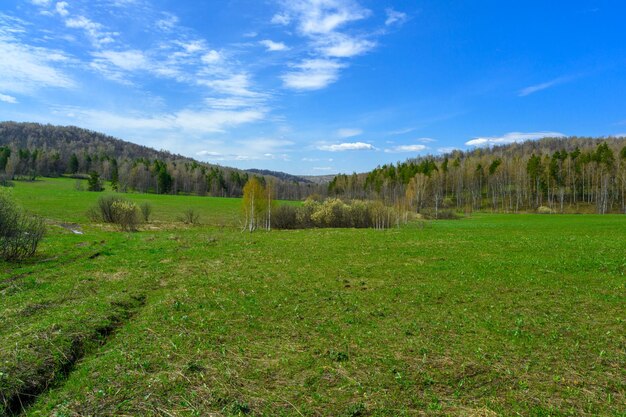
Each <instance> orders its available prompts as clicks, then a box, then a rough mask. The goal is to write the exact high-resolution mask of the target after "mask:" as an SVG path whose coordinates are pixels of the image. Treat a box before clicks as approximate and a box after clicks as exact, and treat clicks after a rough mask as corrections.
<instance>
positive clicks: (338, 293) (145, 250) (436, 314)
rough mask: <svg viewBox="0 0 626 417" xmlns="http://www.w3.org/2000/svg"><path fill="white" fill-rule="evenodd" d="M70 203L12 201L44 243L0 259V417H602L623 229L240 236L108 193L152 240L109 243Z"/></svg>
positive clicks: (434, 225)
mask: <svg viewBox="0 0 626 417" xmlns="http://www.w3.org/2000/svg"><path fill="white" fill-rule="evenodd" d="M73 186H74V180H72V179H67V180H63V179H46V180H45V181H36V182H28V183H25V182H20V181H18V182H16V186H15V189H14V190H13V192H12V194H14V196H15V198H16V199H17V201H18V202H19V203H20V204H22V205H24V206H25V207H26V208H27V209H30V210H32V211H34V212H38V213H42V214H46V216H47V218H48V219H49V226H48V234H47V236H46V238H45V239H44V240H43V241H42V243H41V245H40V247H39V249H38V252H39V254H40V255H39V257H40V258H41V259H42V261H37V262H23V263H20V264H12V263H3V262H0V297H1V299H2V303H0V410H1V411H0V415H2V414H3V413H4V414H9V415H12V414H13V415H15V414H20V415H23V416H48V415H50V416H73V415H145V416H177V417H178V416H204V415H215V416H228V417H230V416H241V415H248V416H307V417H308V416H311V417H313V416H320V415H333V416H414V415H427V416H440V415H467V416H495V415H503V416H509V415H523V416H622V415H623V410H624V408H623V404H624V403H625V402H626V383H625V381H626V371H625V369H626V357H625V356H624V346H625V345H626V336H625V335H624V332H623V329H624V325H625V320H626V319H625V317H624V314H623V306H624V302H625V301H626V300H625V298H624V294H625V291H626V288H625V287H624V274H626V257H625V255H624V247H625V246H626V226H625V224H624V221H623V217H622V216H619V215H605V216H600V215H587V216H575V215H558V216H557V215H554V216H539V215H535V214H526V215H516V216H511V215H493V214H484V213H474V214H473V215H472V216H471V217H465V218H463V219H461V220H454V221H452V220H439V221H433V222H426V223H425V224H424V223H420V224H422V225H424V227H417V225H415V224H414V223H409V224H408V225H407V226H405V227H401V228H392V229H388V230H385V231H376V230H371V229H353V228H351V229H336V228H316V229H308V230H280V231H274V232H272V233H254V234H250V233H240V228H239V227H237V226H239V223H238V219H239V218H240V210H239V209H240V206H241V200H239V199H218V198H200V197H192V196H177V197H173V196H157V195H149V196H146V195H138V194H127V195H125V197H126V198H127V199H128V201H132V202H134V203H136V204H138V205H139V204H141V203H143V202H149V203H150V204H152V205H153V207H154V211H153V214H152V221H151V227H150V228H146V230H145V231H143V232H142V233H116V232H113V231H110V230H109V228H107V227H102V226H101V225H99V224H93V223H90V222H88V221H87V218H86V215H85V212H86V211H87V209H88V208H89V207H92V206H93V205H94V204H95V203H96V202H97V200H98V198H99V197H100V196H101V195H99V194H94V193H86V192H80V191H76V190H74V187H73ZM108 188H109V187H107V189H108ZM109 193H110V191H105V192H104V197H106V196H108V195H113V196H115V195H114V194H109ZM318 204H323V203H318ZM335 204H336V203H335ZM296 206H297V205H296ZM185 208H193V209H195V210H197V212H198V213H200V214H201V216H202V219H203V224H202V225H199V226H198V227H181V225H180V223H179V222H177V221H176V219H177V217H178V216H179V215H180V212H181V211H182V210H183V209H185ZM277 209H278V208H277ZM64 222H72V223H71V224H72V225H73V226H72V227H73V228H78V227H80V228H81V230H82V232H83V234H76V233H72V231H71V230H69V229H68V228H67V227H63V225H65V223H64ZM59 225H61V226H59ZM222 225H224V227H219V226H222ZM216 226H218V227H216ZM555 254H558V256H555ZM44 259H45V261H43V260H44Z"/></svg>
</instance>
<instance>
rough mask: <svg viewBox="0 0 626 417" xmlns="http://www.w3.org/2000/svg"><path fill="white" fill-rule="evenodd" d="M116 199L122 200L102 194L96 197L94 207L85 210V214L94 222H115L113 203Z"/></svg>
mask: <svg viewBox="0 0 626 417" xmlns="http://www.w3.org/2000/svg"><path fill="white" fill-rule="evenodd" d="M117 201H124V200H123V199H122V198H119V197H115V196H102V197H100V198H99V199H98V203H97V205H96V207H94V208H91V209H90V210H89V211H88V212H87V216H88V217H89V219H91V221H94V222H103V223H115V218H114V215H113V204H114V203H115V202H117Z"/></svg>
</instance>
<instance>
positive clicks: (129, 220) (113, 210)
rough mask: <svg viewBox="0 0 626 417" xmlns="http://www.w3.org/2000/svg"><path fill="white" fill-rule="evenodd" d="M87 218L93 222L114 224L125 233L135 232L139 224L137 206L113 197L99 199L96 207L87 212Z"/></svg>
mask: <svg viewBox="0 0 626 417" xmlns="http://www.w3.org/2000/svg"><path fill="white" fill-rule="evenodd" d="M87 216H88V217H89V218H90V219H91V221H93V222H102V223H112V224H116V225H117V226H119V227H120V229H121V230H123V231H127V232H134V231H136V230H137V226H138V225H139V222H140V217H139V208H138V207H137V205H136V204H135V203H132V202H130V201H128V200H124V199H123V198H119V197H115V196H102V197H100V198H99V199H98V203H97V204H96V206H95V207H93V208H91V209H90V210H89V211H88V212H87Z"/></svg>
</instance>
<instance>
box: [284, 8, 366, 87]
mask: <svg viewBox="0 0 626 417" xmlns="http://www.w3.org/2000/svg"><path fill="white" fill-rule="evenodd" d="M281 4H282V6H283V10H282V11H281V12H280V13H277V14H276V15H274V17H273V18H272V23H275V24H280V25H289V24H293V25H294V26H295V27H296V30H297V33H298V34H299V35H300V36H302V37H304V38H305V39H306V40H307V46H308V48H309V50H308V51H307V55H308V57H307V58H305V59H303V60H302V61H301V62H299V63H291V64H290V66H291V67H292V68H296V69H298V70H296V71H288V72H286V73H285V74H283V75H282V77H281V78H282V79H283V83H284V86H285V87H287V88H293V89H296V90H316V89H321V88H324V87H327V86H328V85H330V84H332V83H333V82H335V81H336V80H337V79H338V78H339V74H340V71H339V70H340V69H341V68H344V67H346V66H347V64H345V63H343V62H338V61H335V60H334V59H337V58H344V59H345V58H351V57H355V56H357V55H362V54H364V53H366V52H368V51H370V50H371V49H372V48H374V47H375V46H376V42H374V41H372V40H369V39H367V38H366V36H364V35H363V34H361V33H359V34H354V33H349V28H348V27H347V26H348V24H349V23H352V22H356V21H358V20H362V19H365V18H367V17H368V16H370V15H371V12H370V11H369V10H368V9H365V8H363V7H361V6H360V5H359V4H358V3H357V2H356V1H353V0H282V1H281Z"/></svg>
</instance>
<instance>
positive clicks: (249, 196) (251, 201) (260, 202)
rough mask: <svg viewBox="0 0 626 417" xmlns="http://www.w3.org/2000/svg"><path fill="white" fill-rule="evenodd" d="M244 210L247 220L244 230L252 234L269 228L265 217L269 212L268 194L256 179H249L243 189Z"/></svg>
mask: <svg viewBox="0 0 626 417" xmlns="http://www.w3.org/2000/svg"><path fill="white" fill-rule="evenodd" d="M242 209H243V214H244V219H245V220H244V230H245V229H248V230H249V231H250V232H252V231H254V230H256V229H257V228H259V227H263V226H264V225H265V226H266V227H267V222H266V221H265V217H264V214H265V211H266V210H267V193H266V191H265V187H263V184H261V182H260V181H259V180H258V179H257V178H255V177H252V178H251V179H249V180H248V182H247V183H246V185H244V187H243V206H242Z"/></svg>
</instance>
